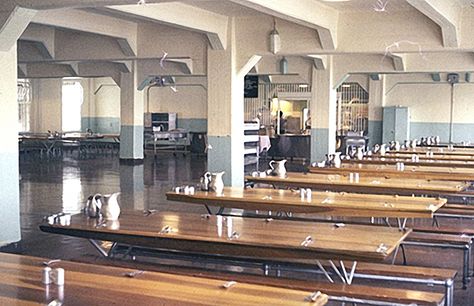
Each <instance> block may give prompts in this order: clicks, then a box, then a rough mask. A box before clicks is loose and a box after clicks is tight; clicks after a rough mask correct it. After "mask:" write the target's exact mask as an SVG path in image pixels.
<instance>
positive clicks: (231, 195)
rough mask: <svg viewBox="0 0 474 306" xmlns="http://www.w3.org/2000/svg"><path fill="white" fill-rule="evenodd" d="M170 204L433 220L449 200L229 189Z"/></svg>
mask: <svg viewBox="0 0 474 306" xmlns="http://www.w3.org/2000/svg"><path fill="white" fill-rule="evenodd" d="M166 197H167V199H168V200H172V201H179V202H187V203H195V204H201V205H210V206H219V207H225V208H239V209H247V210H264V211H267V210H268V211H286V212H293V213H314V214H322V215H331V216H358V217H399V218H432V217H433V214H434V213H435V212H436V211H437V210H438V209H439V208H440V207H442V206H443V205H444V204H445V203H446V199H436V198H422V197H416V198H415V197H408V196H393V195H376V194H371V195H370V194H355V193H345V192H340V193H335V192H322V191H319V192H317V191H313V192H312V196H311V200H307V199H301V196H300V193H299V192H297V191H293V190H278V189H264V188H253V189H243V188H236V187H233V188H230V187H226V188H225V189H224V192H223V193H222V194H219V195H217V194H216V193H215V192H206V191H198V192H195V194H193V195H186V194H184V193H176V192H168V193H166Z"/></svg>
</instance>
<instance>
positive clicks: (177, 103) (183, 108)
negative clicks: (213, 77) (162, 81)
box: [145, 86, 207, 119]
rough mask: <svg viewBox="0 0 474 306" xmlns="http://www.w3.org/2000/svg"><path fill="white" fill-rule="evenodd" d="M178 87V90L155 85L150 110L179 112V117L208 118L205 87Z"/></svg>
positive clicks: (151, 93)
mask: <svg viewBox="0 0 474 306" xmlns="http://www.w3.org/2000/svg"><path fill="white" fill-rule="evenodd" d="M176 89H177V92H174V91H173V90H171V89H170V88H169V87H153V88H152V89H151V90H150V112H170V113H177V114H178V118H187V119H195V118H199V119H205V118H207V92H206V90H205V89H204V88H202V87H198V86H192V87H191V86H189V87H187V86H179V87H177V88H176ZM145 99H146V98H145ZM145 108H146V105H145Z"/></svg>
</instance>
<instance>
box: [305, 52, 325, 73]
mask: <svg viewBox="0 0 474 306" xmlns="http://www.w3.org/2000/svg"><path fill="white" fill-rule="evenodd" d="M308 57H309V58H311V59H312V60H313V66H314V68H316V69H317V70H325V69H326V67H327V62H328V57H327V55H312V54H310V55H308Z"/></svg>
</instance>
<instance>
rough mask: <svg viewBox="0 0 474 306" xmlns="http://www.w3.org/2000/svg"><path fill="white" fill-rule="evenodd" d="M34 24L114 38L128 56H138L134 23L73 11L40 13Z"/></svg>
mask: <svg viewBox="0 0 474 306" xmlns="http://www.w3.org/2000/svg"><path fill="white" fill-rule="evenodd" d="M33 22H35V23H39V24H43V25H48V26H53V27H60V28H65V29H69V30H75V31H80V32H86V33H93V34H99V35H104V36H109V37H113V38H115V39H117V43H118V44H119V45H120V47H121V49H122V51H123V53H124V54H125V55H126V56H136V55H137V32H138V26H137V24H136V23H134V22H129V21H125V20H122V19H118V18H113V17H109V16H103V15H97V14H92V13H90V12H85V11H80V10H73V9H69V10H48V11H39V12H38V13H37V14H36V15H35V17H34V18H33Z"/></svg>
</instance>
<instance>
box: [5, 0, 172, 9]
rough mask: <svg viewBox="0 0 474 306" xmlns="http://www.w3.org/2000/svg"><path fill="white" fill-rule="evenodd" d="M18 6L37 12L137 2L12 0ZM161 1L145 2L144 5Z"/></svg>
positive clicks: (134, 2) (121, 0) (119, 0)
mask: <svg viewBox="0 0 474 306" xmlns="http://www.w3.org/2000/svg"><path fill="white" fill-rule="evenodd" d="M2 1H6V0H2ZM14 1H15V2H16V3H17V4H18V5H19V6H22V7H26V8H32V9H37V10H50V9H58V8H95V7H103V6H107V5H126V4H137V2H138V0H14ZM160 1H163V0H146V3H153V2H160Z"/></svg>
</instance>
